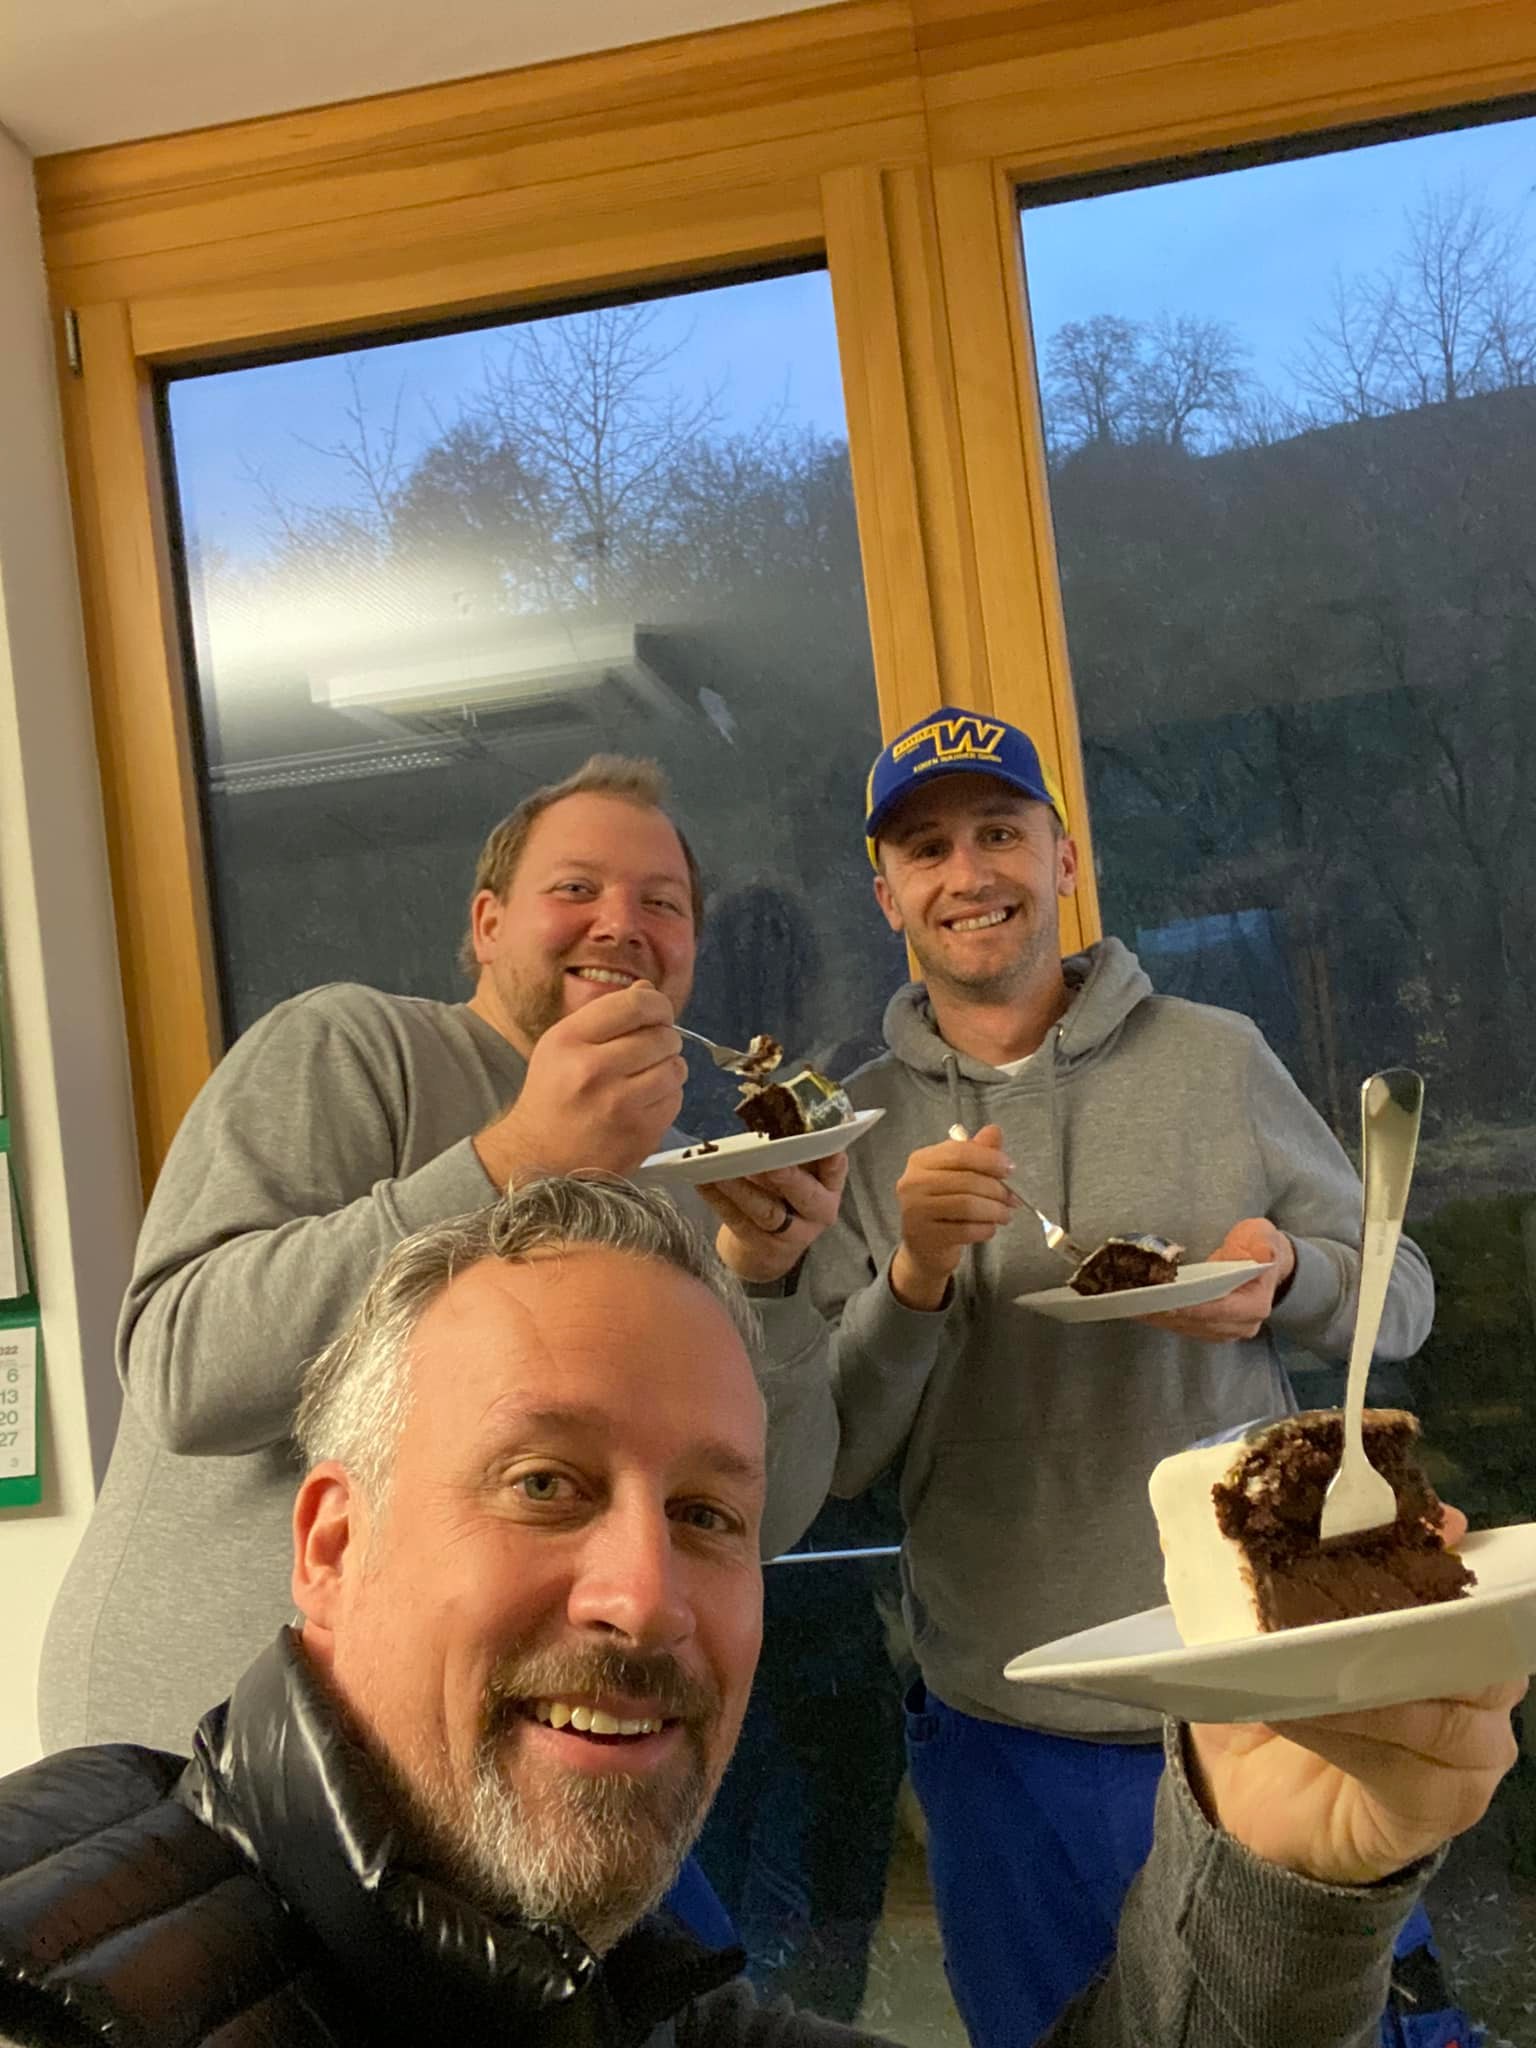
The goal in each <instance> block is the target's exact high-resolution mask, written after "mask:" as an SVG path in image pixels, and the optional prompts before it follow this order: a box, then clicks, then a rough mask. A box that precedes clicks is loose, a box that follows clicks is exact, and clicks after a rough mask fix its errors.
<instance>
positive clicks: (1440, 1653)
mask: <svg viewBox="0 0 1536 2048" xmlns="http://www.w3.org/2000/svg"><path fill="white" fill-rule="evenodd" d="M1457 1552H1458V1555H1459V1556H1461V1557H1464V1558H1465V1559H1466V1561H1467V1565H1468V1567H1469V1569H1470V1570H1472V1571H1474V1572H1476V1574H1477V1584H1476V1585H1475V1586H1474V1587H1473V1588H1472V1590H1471V1592H1470V1593H1469V1594H1467V1596H1466V1598H1465V1599H1462V1600H1451V1601H1448V1602H1446V1603H1445V1604H1444V1605H1442V1606H1439V1607H1411V1608H1405V1609H1404V1610H1403V1611H1402V1612H1401V1613H1398V1614H1369V1615H1365V1616H1363V1617H1361V1618H1360V1619H1359V1620H1357V1621H1324V1622H1317V1623H1314V1624H1313V1625H1312V1626H1311V1627H1310V1628H1289V1629H1284V1630H1282V1631H1281V1632H1280V1633H1279V1634H1278V1635H1272V1636H1245V1637H1243V1638H1242V1639H1241V1640H1240V1641H1237V1642H1226V1643H1197V1644H1196V1645H1195V1646H1194V1647H1193V1648H1192V1649H1185V1648H1184V1646H1183V1644H1182V1643H1181V1642H1180V1641H1179V1632H1178V1630H1177V1629H1176V1628H1175V1627H1174V1625H1173V1610H1172V1608H1169V1607H1154V1608H1151V1609H1149V1610H1148V1611H1147V1613H1145V1614H1132V1615H1129V1616H1127V1617H1126V1619H1125V1620H1124V1621H1111V1622H1107V1623H1106V1624H1105V1625H1104V1626H1103V1627H1102V1628H1090V1629H1085V1630H1084V1632H1083V1633H1082V1634H1081V1635H1076V1636H1064V1637H1063V1638H1062V1640H1061V1641H1060V1642H1056V1643H1046V1644H1045V1645H1044V1646H1043V1647H1042V1648H1040V1649H1038V1650H1030V1651H1029V1652H1027V1654H1026V1655H1024V1656H1022V1657H1015V1658H1014V1660H1013V1662H1012V1663H1011V1664H1010V1665H1008V1666H1007V1667H1006V1673H1005V1675H1006V1676H1007V1677H1009V1678H1013V1679H1017V1680H1018V1681H1019V1683H1020V1684H1022V1685H1048V1686H1051V1687H1053V1688H1055V1689H1056V1690H1058V1691H1065V1692H1080V1693H1088V1694H1091V1695H1092V1697H1093V1698H1095V1699H1102V1700H1116V1701H1118V1702H1119V1703H1120V1704H1121V1705H1122V1706H1127V1707H1149V1708H1151V1709H1152V1711H1153V1712H1154V1713H1161V1714H1171V1715H1173V1716H1174V1717H1175V1718H1176V1719H1178V1720H1181V1721H1294V1720H1299V1719H1300V1718H1301V1717H1302V1716H1304V1715H1307V1714H1337V1713H1344V1712H1353V1711H1356V1710H1359V1709H1363V1708H1366V1707H1391V1706H1397V1705H1399V1704H1400V1703H1401V1702H1402V1701H1404V1700H1418V1699H1438V1698H1439V1697H1440V1696H1441V1695H1442V1694H1443V1693H1444V1692H1445V1691H1446V1688H1447V1687H1448V1686H1454V1687H1455V1689H1456V1691H1457V1692H1458V1693H1460V1692H1473V1691H1475V1690H1476V1689H1477V1688H1478V1687H1479V1686H1484V1685H1497V1684H1499V1683H1500V1682H1501V1681H1503V1680H1504V1679H1509V1678H1523V1677H1524V1676H1525V1675H1526V1673H1527V1672H1530V1671H1536V1522H1514V1523H1511V1524H1510V1526H1509V1527H1508V1528H1505V1529H1482V1530H1479V1532H1478V1533H1477V1534H1476V1535H1475V1536H1467V1537H1464V1538H1463V1539H1462V1541H1461V1542H1460V1543H1459V1544H1458V1545H1457Z"/></svg>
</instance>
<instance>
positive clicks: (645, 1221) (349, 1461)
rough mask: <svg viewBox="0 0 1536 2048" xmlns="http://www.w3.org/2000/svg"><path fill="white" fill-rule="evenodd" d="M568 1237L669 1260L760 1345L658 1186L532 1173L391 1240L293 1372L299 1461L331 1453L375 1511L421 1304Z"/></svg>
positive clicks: (740, 1300)
mask: <svg viewBox="0 0 1536 2048" xmlns="http://www.w3.org/2000/svg"><path fill="white" fill-rule="evenodd" d="M580 1245H590V1246H593V1247H597V1248H601V1249H603V1250H606V1251H615V1252H622V1253H624V1254H626V1255H627V1256H628V1257H630V1258H636V1259H651V1260H654V1261H656V1262H657V1263H658V1264H661V1265H667V1266H672V1267H674V1268H675V1269H676V1270H677V1271H678V1272H680V1273H685V1274H686V1275H687V1276H688V1277H689V1279H691V1280H697V1281H698V1282H699V1284H700V1285H701V1286H702V1287H703V1288H705V1289H706V1291H707V1292H708V1293H710V1294H711V1295H713V1296H714V1298H715V1300H716V1301H717V1302H719V1304H720V1306H721V1307H722V1308H723V1309H724V1310H725V1312H726V1314H727V1315H728V1316H729V1317H730V1320H731V1322H732V1324H733V1326H734V1327H735V1330H736V1332H737V1335H738V1336H739V1337H740V1338H741V1340H742V1343H743V1344H744V1345H745V1346H746V1347H747V1349H748V1350H749V1351H750V1350H752V1349H753V1348H754V1347H755V1346H756V1345H757V1344H758V1343H759V1342H760V1339H761V1332H760V1328H759V1325H758V1321H757V1316H756V1314H755V1312H754V1311H753V1309H752V1306H751V1304H750V1302H749V1301H748V1300H747V1297H746V1295H745V1294H744V1293H743V1291H742V1289H741V1286H740V1284H739V1282H738V1281H736V1280H735V1279H734V1278H733V1277H732V1275H731V1274H730V1273H728V1272H727V1271H726V1269H725V1267H724V1266H722V1265H721V1263H720V1261H719V1260H718V1259H717V1258H716V1256H715V1253H714V1250H713V1248H712V1247H711V1246H710V1244H709V1243H708V1242H707V1241H706V1239H705V1238H704V1237H703V1236H702V1235H701V1234H700V1233H699V1232H698V1231H697V1230H696V1229H695V1228H694V1226H693V1225H692V1224H691V1223H689V1222H688V1221H687V1220H686V1218H684V1217H683V1216H681V1215H679V1214H678V1212H677V1210H676V1209H675V1208H674V1207H673V1206H672V1204H671V1202H670V1201H669V1200H668V1199H667V1197H666V1196H665V1195H663V1194H660V1193H658V1192H657V1191H655V1190H653V1189H650V1188H640V1187H636V1186H634V1185H633V1183H631V1182H629V1181H625V1180H619V1179H617V1178H616V1177H615V1176H613V1175H611V1174H601V1173H576V1174H547V1175H542V1176H540V1177H538V1178H536V1179H532V1180H528V1181H525V1182H523V1183H522V1184H521V1185H520V1186H519V1185H515V1184H514V1185H513V1186H512V1187H509V1188H508V1190H507V1192H506V1194H505V1195H504V1196H503V1197H502V1199H501V1200H500V1201H498V1202H493V1203H492V1204H491V1205H490V1206H489V1207H488V1208H485V1209H478V1210H476V1211H474V1212H473V1213H472V1214H471V1215H468V1216H454V1217H451V1218H449V1219H448V1221H446V1222H444V1223H434V1224H432V1225H431V1226H429V1228H427V1229H425V1230H418V1231H417V1232H416V1233H415V1235H414V1236H412V1237H407V1238H403V1239H402V1240H401V1242H400V1243H399V1244H397V1245H396V1246H395V1248H394V1250H393V1251H392V1252H391V1253H390V1254H389V1256H388V1258H387V1259H385V1261H384V1263H383V1265H382V1266H380V1268H379V1270H378V1272H377V1273H376V1274H375V1275H374V1278H373V1282H372V1284H371V1285H370V1287H369V1289H368V1291H367V1293H366V1294H365V1295H364V1296H363V1298H362V1300H361V1301H360V1302H359V1303H358V1305H357V1307H356V1308H355V1309H354V1311H353V1313H352V1318H351V1320H350V1322H349V1323H348V1324H347V1327H346V1329H345V1330H343V1331H342V1333H341V1335H340V1336H339V1337H336V1338H333V1339H332V1341H331V1342H330V1343H329V1344H328V1345H327V1346H326V1347H325V1349H324V1350H323V1351H322V1352H320V1353H319V1354H318V1356H317V1357H315V1358H314V1359H312V1360H311V1362H310V1364H309V1366H308V1368H307V1370H306V1371H305V1374H304V1385H303V1391H302V1393H301V1394H300V1397H299V1408H298V1417H297V1420H296V1422H295V1425H294V1435H295V1437H296V1438H297V1440H298V1445H299V1449H300V1452H301V1453H302V1455H303V1459H304V1464H305V1467H306V1469H308V1468H309V1467H310V1466H313V1465H318V1464H320V1463H321V1462H322V1461H323V1460H327V1459H334V1460H335V1461H336V1462H337V1463H338V1464H340V1465H344V1466H345V1467H346V1469H347V1471H348V1472H349V1473H350V1474H351V1475H352V1477H353V1479H354V1480H356V1482H357V1484H358V1485H359V1486H360V1487H361V1489H362V1491H363V1494H364V1496H365V1498H366V1499H367V1500H368V1501H369V1502H370V1504H371V1505H373V1506H374V1507H376V1508H382V1506H383V1504H384V1500H385V1496H386V1494H387V1492H388V1487H389V1478H390V1473H391V1470H392V1468H393V1464H394V1456H395V1450H396V1447H397V1446H398V1444H399V1441H400V1437H401V1433H402V1431H403V1430H404V1428H405V1424H406V1422H407V1420H408V1419H409V1415H410V1410H411V1402H412V1375H411V1371H410V1363H411V1347H412V1339H413V1338H414V1336H415V1334H416V1329H417V1326H418V1325H419V1323H420V1322H421V1319H422V1317H423V1316H424V1315H425V1314H426V1312H427V1310H428V1309H429V1308H430V1307H431V1306H432V1304H433V1302H434V1301H436V1300H437V1298H438V1297H439V1295H441V1294H442V1293H443V1292H444V1291H445V1290H446V1288H447V1287H448V1285H449V1283H450V1282H451V1281H452V1280H453V1278H454V1276H455V1274H457V1273H460V1272H463V1271H465V1270H466V1269H467V1268H468V1267H470V1266H474V1265H478V1264H479V1263H480V1262H481V1261H482V1260H483V1259H500V1260H502V1261H504V1262H505V1263H506V1264H508V1265H522V1264H525V1263H526V1262H527V1261H528V1260H530V1259H535V1258H540V1257H543V1256H547V1255H548V1254H550V1253H554V1252H560V1251H565V1250H568V1249H570V1248H572V1247H573V1246H580Z"/></svg>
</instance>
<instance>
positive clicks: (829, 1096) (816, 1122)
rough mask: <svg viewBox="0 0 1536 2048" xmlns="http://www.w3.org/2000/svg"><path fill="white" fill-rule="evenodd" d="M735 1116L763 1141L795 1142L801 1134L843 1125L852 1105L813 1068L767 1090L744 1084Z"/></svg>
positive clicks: (776, 1083)
mask: <svg viewBox="0 0 1536 2048" xmlns="http://www.w3.org/2000/svg"><path fill="white" fill-rule="evenodd" d="M736 1114H737V1115H738V1116H739V1117H740V1118H741V1120H742V1122H743V1123H744V1124H745V1125H746V1126H747V1128H748V1130H751V1131H761V1132H762V1134H763V1136H764V1137H766V1138H797V1137H799V1136H800V1134H801V1133H802V1132H803V1131H823V1130H826V1129H827V1127H828V1126H829V1125H831V1124H842V1123H846V1122H847V1121H848V1119H849V1118H850V1117H851V1116H852V1115H853V1104H852V1103H851V1102H850V1101H849V1100H848V1097H847V1096H846V1095H845V1094H844V1093H843V1091H842V1089H841V1088H839V1087H838V1085H837V1083H836V1082H835V1081H829V1080H828V1079H827V1077H826V1075H825V1074H818V1073H817V1072H816V1070H815V1068H814V1067H802V1068H801V1070H800V1072H799V1073H798V1074H793V1075H791V1076H790V1078H789V1080H787V1081H770V1082H768V1083H767V1084H766V1086H762V1085H758V1084H756V1083H752V1082H747V1081H744V1082H743V1083H742V1091H741V1101H740V1102H738V1103H737V1105H736Z"/></svg>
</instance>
